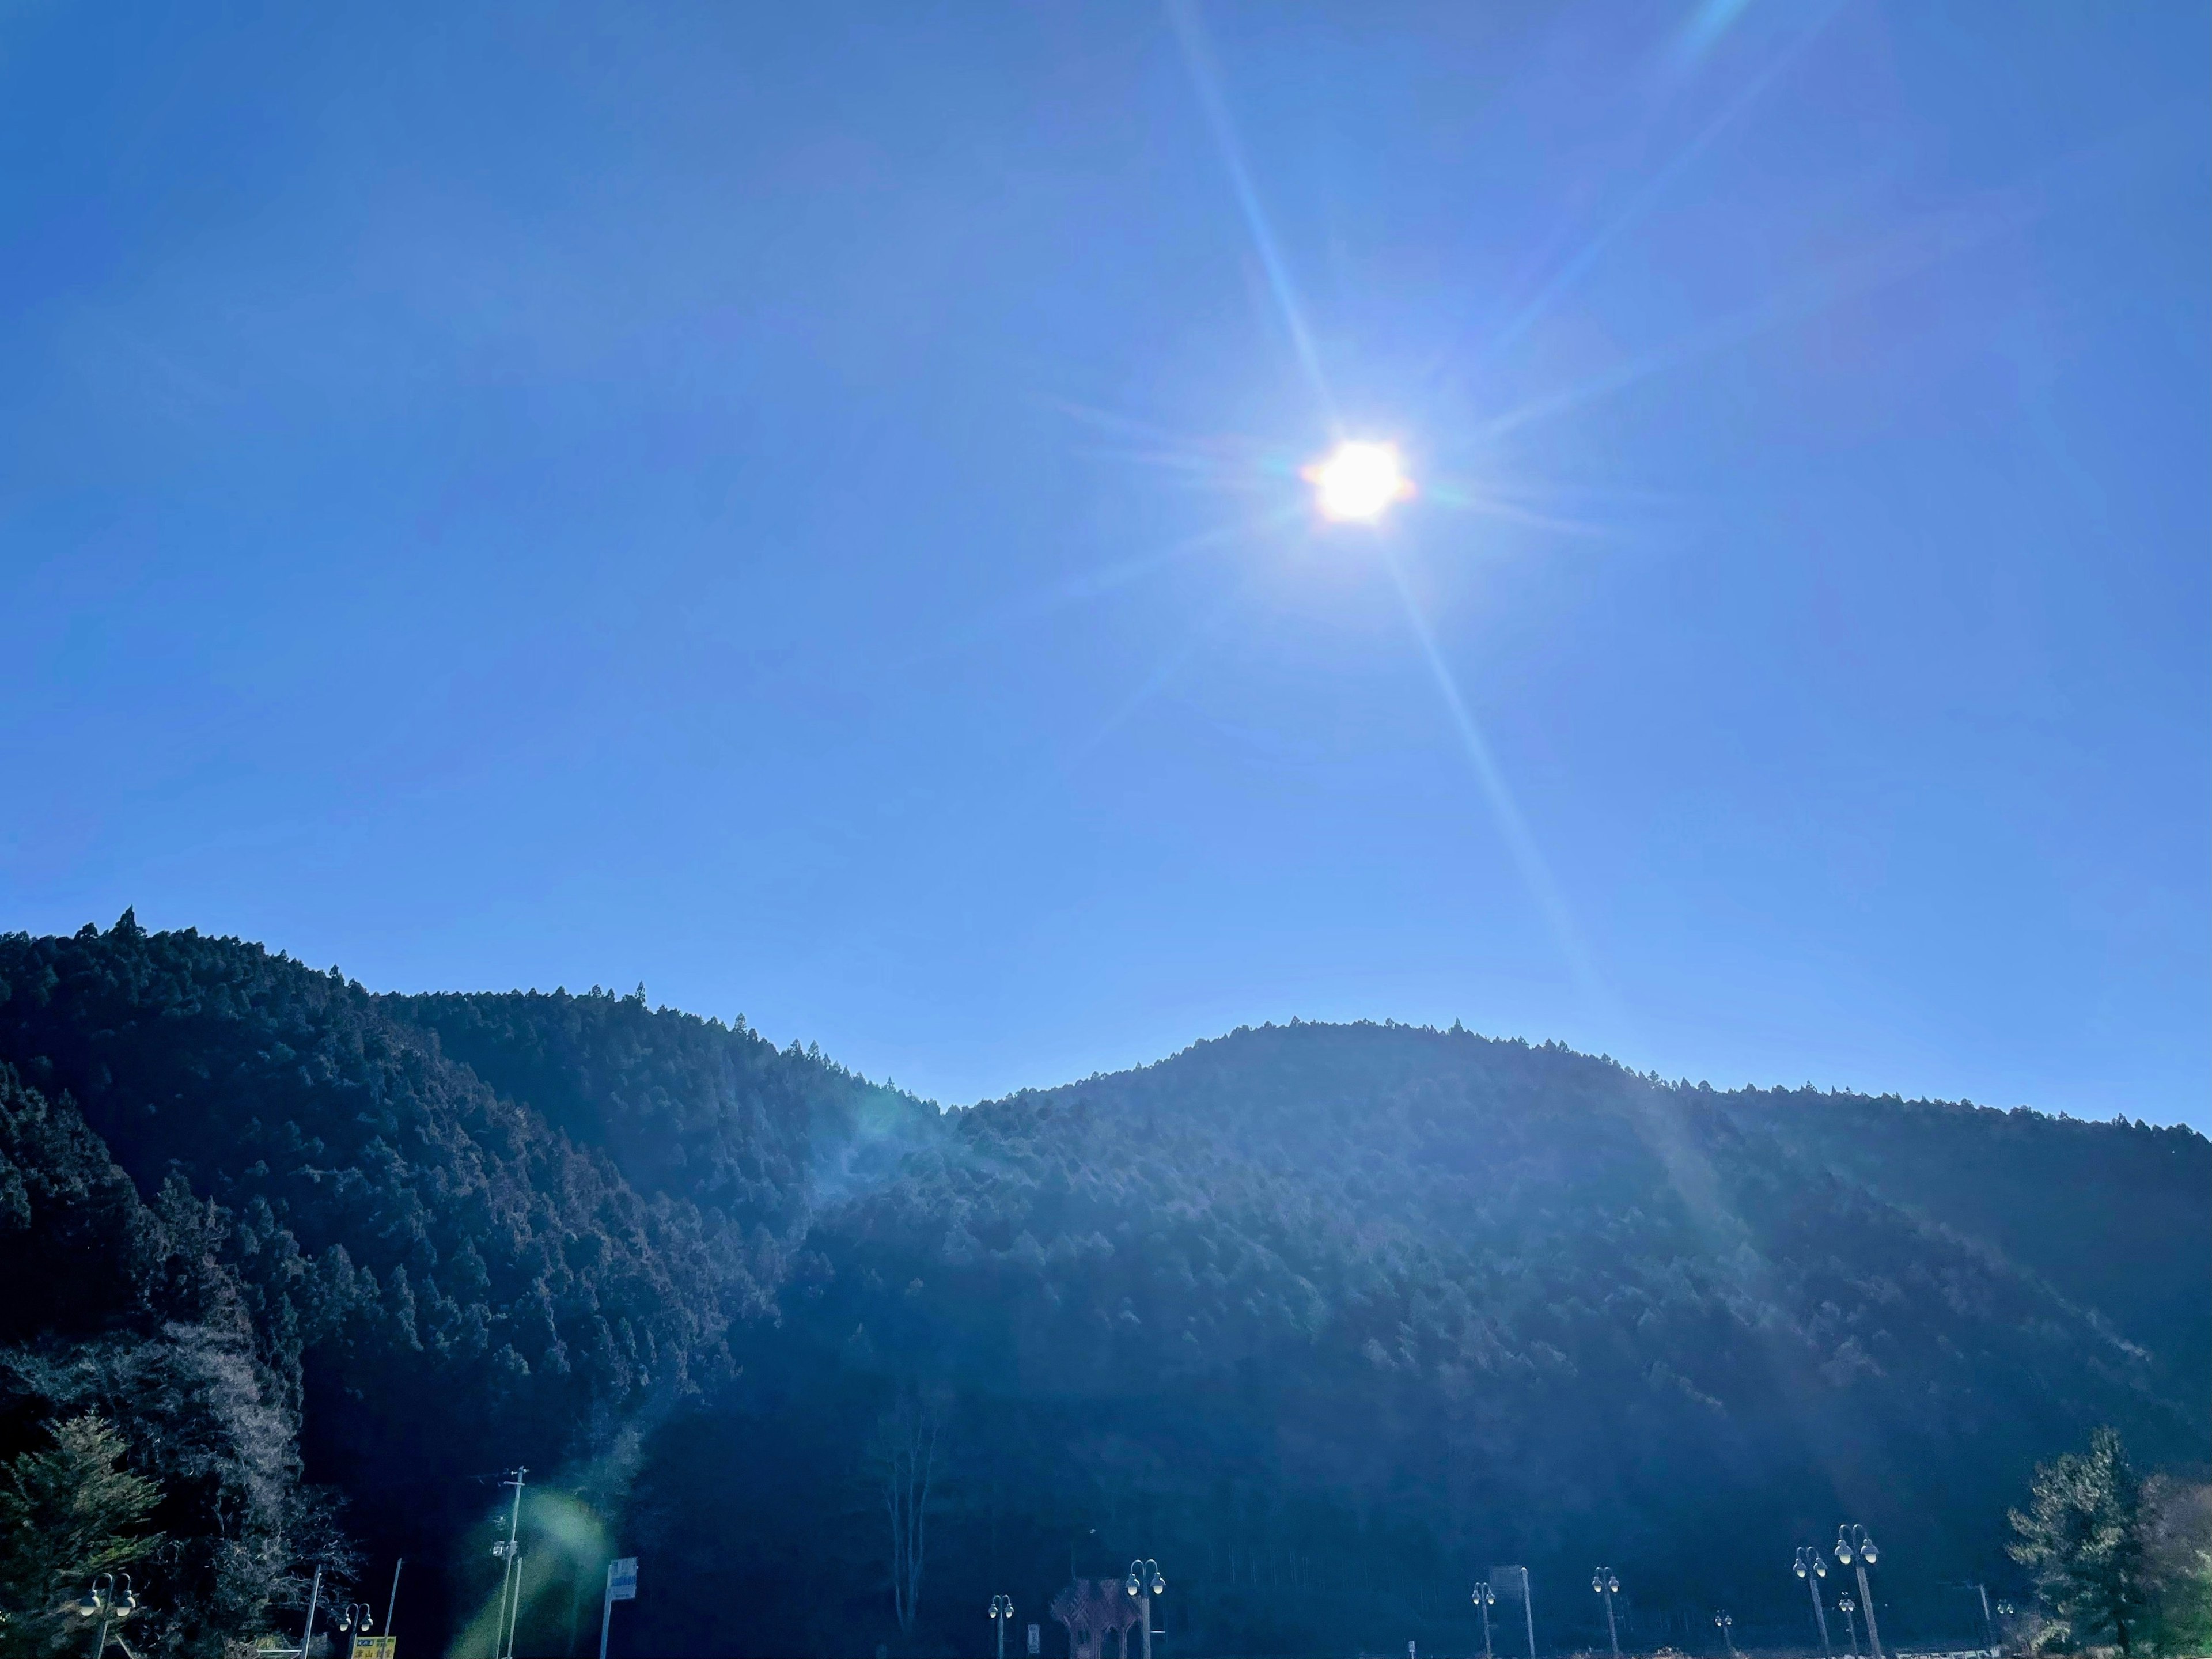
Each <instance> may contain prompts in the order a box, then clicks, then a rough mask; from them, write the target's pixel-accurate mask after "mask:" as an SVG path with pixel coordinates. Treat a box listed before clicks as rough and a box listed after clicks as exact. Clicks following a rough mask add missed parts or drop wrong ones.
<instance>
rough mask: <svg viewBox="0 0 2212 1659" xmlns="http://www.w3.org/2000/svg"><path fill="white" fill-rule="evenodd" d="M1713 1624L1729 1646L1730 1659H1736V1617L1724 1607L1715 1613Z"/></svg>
mask: <svg viewBox="0 0 2212 1659" xmlns="http://www.w3.org/2000/svg"><path fill="white" fill-rule="evenodd" d="M1713 1624H1714V1626H1715V1627H1716V1628H1717V1629H1718V1630H1719V1632H1720V1633H1721V1640H1722V1641H1723V1642H1725V1643H1727V1644H1728V1650H1729V1659H1735V1616H1734V1615H1733V1614H1732V1613H1729V1610H1728V1609H1727V1608H1726V1607H1722V1608H1720V1609H1718V1610H1717V1611H1716V1612H1715V1613H1714V1614H1713Z"/></svg>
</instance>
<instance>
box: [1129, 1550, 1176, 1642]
mask: <svg viewBox="0 0 2212 1659" xmlns="http://www.w3.org/2000/svg"><path fill="white" fill-rule="evenodd" d="M1121 1588H1122V1589H1125V1590H1127V1591H1128V1592H1129V1594H1130V1595H1133V1596H1135V1597H1136V1598H1137V1616H1138V1617H1139V1618H1140V1619H1142V1620H1144V1621H1145V1659H1152V1598H1153V1597H1154V1596H1155V1595H1166V1594H1167V1593H1168V1581H1167V1580H1166V1579H1164V1578H1163V1577H1160V1564H1159V1563H1158V1562H1157V1561H1149V1560H1148V1561H1132V1562H1130V1563H1129V1576H1128V1577H1127V1578H1124V1579H1123V1580H1122V1581H1121Z"/></svg>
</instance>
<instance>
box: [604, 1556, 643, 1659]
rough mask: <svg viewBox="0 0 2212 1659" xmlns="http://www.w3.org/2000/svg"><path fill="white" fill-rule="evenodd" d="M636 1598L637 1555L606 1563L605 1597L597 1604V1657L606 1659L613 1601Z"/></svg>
mask: <svg viewBox="0 0 2212 1659" xmlns="http://www.w3.org/2000/svg"><path fill="white" fill-rule="evenodd" d="M636 1600H637V1557H635V1555H625V1556H623V1558H622V1559H621V1560H619V1561H610V1562H608V1563H607V1599H606V1600H605V1601H602V1602H601V1603H600V1604H599V1659H607V1626H609V1625H610V1624H611V1623H612V1622H613V1620H614V1616H615V1603H616V1602H617V1601H636Z"/></svg>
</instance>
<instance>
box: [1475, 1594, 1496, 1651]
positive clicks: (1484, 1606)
mask: <svg viewBox="0 0 2212 1659" xmlns="http://www.w3.org/2000/svg"><path fill="white" fill-rule="evenodd" d="M1474 1605H1475V1608H1476V1610H1477V1611H1478V1612H1480V1613H1481V1614H1482V1659H1490V1610H1491V1608H1492V1607H1496V1606H1497V1605H1498V1592H1497V1591H1496V1590H1494V1589H1491V1588H1490V1581H1489V1580H1488V1579H1484V1580H1483V1582H1482V1583H1480V1584H1477V1585H1476V1586H1475V1587H1474Z"/></svg>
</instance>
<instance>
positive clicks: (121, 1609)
mask: <svg viewBox="0 0 2212 1659" xmlns="http://www.w3.org/2000/svg"><path fill="white" fill-rule="evenodd" d="M115 1577H116V1576H115V1574H113V1573H112V1572H103V1573H101V1574H100V1576H99V1577H97V1578H95V1579H94V1580H93V1581H92V1587H91V1588H90V1589H88V1590H86V1592H85V1595H84V1600H83V1601H80V1602H78V1603H77V1604H76V1609H75V1611H76V1614H77V1616H78V1617H79V1618H81V1619H97V1620H100V1635H99V1637H98V1638H97V1639H96V1640H95V1641H94V1644H93V1649H92V1659H100V1656H101V1655H102V1654H104V1653H106V1651H107V1627H108V1626H110V1625H119V1624H121V1623H122V1622H123V1621H124V1620H126V1619H128V1618H130V1617H131V1616H132V1615H133V1614H134V1613H137V1611H138V1597H137V1594H136V1593H135V1592H134V1591H133V1590H132V1589H131V1575H130V1574H129V1573H127V1572H126V1573H125V1574H124V1575H123V1594H122V1595H117V1594H116V1593H115ZM116 1639H117V1640H118V1642H120V1641H121V1639H122V1638H119V1637H118V1638H116ZM124 1651H125V1652H126V1653H128V1652H129V1651H130V1650H129V1649H128V1648H125V1650H124Z"/></svg>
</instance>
